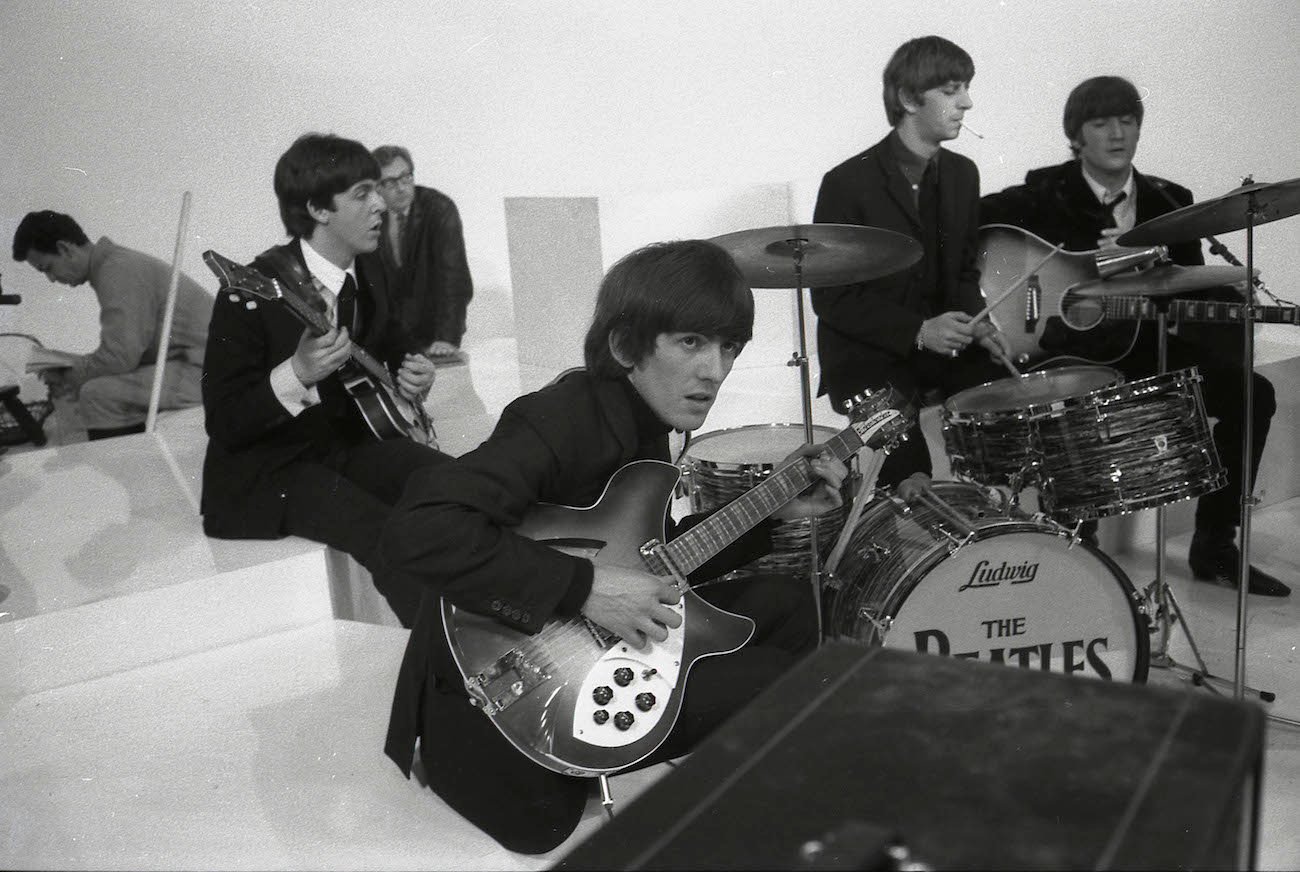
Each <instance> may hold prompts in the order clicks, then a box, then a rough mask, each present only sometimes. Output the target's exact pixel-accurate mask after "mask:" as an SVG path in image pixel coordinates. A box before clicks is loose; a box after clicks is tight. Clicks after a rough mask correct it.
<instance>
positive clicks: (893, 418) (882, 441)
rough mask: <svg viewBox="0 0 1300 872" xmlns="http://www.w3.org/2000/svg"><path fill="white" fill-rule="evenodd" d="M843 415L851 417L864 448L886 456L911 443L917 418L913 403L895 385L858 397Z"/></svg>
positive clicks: (850, 423)
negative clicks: (906, 443) (908, 442)
mask: <svg viewBox="0 0 1300 872" xmlns="http://www.w3.org/2000/svg"><path fill="white" fill-rule="evenodd" d="M842 411H843V412H844V414H846V415H848V416H849V426H850V427H851V428H852V429H853V430H854V431H855V432H856V433H857V434H858V437H859V438H860V439H861V440H862V444H863V445H865V446H867V447H868V448H874V449H876V450H878V451H884V452H885V453H886V454H888V453H889V452H890V450H891V449H893V448H894V447H895V446H896V445H898V443H899V442H902V441H904V440H906V439H907V432H908V430H910V429H911V427H912V420H913V419H914V418H915V417H916V410H915V409H913V408H912V405H911V403H909V402H908V401H907V400H906V399H905V398H904V397H903V395H902V394H900V393H899V392H898V391H897V390H895V389H894V387H893V386H892V385H885V386H884V387H883V388H879V389H878V390H874V391H872V390H867V391H863V392H862V393H860V394H854V396H853V397H852V399H849V400H845V401H844V403H843V409H842Z"/></svg>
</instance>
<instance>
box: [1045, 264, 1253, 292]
mask: <svg viewBox="0 0 1300 872" xmlns="http://www.w3.org/2000/svg"><path fill="white" fill-rule="evenodd" d="M1245 280H1246V279H1245V275H1244V274H1243V270H1240V269H1238V268H1237V267H1235V266H1179V265H1178V264H1172V263H1170V264H1161V265H1160V266H1153V267H1151V269H1147V270H1142V271H1141V272H1136V273H1125V274H1124V275H1119V276H1112V277H1111V278H1108V279H1093V280H1092V281H1088V282H1080V283H1079V284H1077V285H1074V286H1073V287H1071V288H1070V289H1069V293H1070V294H1071V295H1073V296H1077V297H1176V296H1178V295H1179V294H1184V293H1188V292H1190V291H1203V290H1205V289H1206V288H1217V287H1222V286H1223V285H1237V286H1238V287H1240V286H1241V285H1242V284H1243V283H1244V282H1245Z"/></svg>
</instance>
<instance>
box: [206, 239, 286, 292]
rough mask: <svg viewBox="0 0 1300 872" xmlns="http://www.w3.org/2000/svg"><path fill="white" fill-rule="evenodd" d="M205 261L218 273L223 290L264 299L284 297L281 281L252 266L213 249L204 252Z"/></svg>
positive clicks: (209, 267)
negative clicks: (237, 261)
mask: <svg viewBox="0 0 1300 872" xmlns="http://www.w3.org/2000/svg"><path fill="white" fill-rule="evenodd" d="M203 262H204V263H206V264H207V265H208V269H210V270H212V271H213V272H214V273H216V276H217V279H218V280H220V282H221V287H222V290H229V291H236V292H238V293H241V294H249V295H251V296H254V297H259V298H261V299H263V300H282V299H284V290H283V289H282V288H281V287H280V283H279V282H277V281H276V280H275V279H273V278H270V277H268V276H265V275H263V274H262V273H260V272H258V271H257V270H255V269H253V268H252V267H251V266H244V265H243V264H242V263H235V262H234V261H233V260H231V259H230V258H228V257H223V256H221V255H220V254H217V253H216V252H215V251H213V250H211V249H208V250H207V251H205V252H203Z"/></svg>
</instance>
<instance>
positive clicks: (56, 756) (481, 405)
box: [0, 339, 1300, 869]
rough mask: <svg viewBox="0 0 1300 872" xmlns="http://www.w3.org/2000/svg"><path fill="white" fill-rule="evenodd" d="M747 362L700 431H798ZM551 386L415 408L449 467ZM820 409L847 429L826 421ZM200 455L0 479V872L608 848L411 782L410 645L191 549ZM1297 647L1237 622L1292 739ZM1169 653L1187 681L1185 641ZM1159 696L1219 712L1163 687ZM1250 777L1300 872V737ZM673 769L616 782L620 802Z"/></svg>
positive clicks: (182, 447)
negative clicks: (455, 806)
mask: <svg viewBox="0 0 1300 872" xmlns="http://www.w3.org/2000/svg"><path fill="white" fill-rule="evenodd" d="M1289 360H1290V358H1286V359H1284V360H1283V361H1279V362H1277V364H1276V365H1282V366H1289V365H1291V364H1290V363H1288V362H1287V361H1289ZM750 363H751V365H750V366H747V367H745V368H738V369H737V370H736V371H735V373H734V374H733V377H732V379H731V380H730V381H729V382H728V385H727V388H726V390H724V391H723V394H722V397H721V398H720V400H719V404H718V406H717V407H716V408H715V410H714V412H713V414H712V415H711V416H710V420H709V422H708V425H707V426H708V429H709V430H717V429H725V428H730V427H739V426H743V425H746V424H770V423H797V422H798V421H799V420H800V417H801V408H800V405H801V404H800V399H799V379H798V371H797V370H795V369H792V368H790V367H787V366H785V365H784V360H772V361H764V362H761V364H760V361H757V360H755V361H751V362H750ZM755 364H758V365H755ZM1270 365H1274V364H1270ZM814 373H815V364H814ZM556 374H557V373H555V372H551V371H549V370H548V368H547V367H543V366H538V365H532V366H530V365H521V364H520V363H519V362H518V361H517V359H516V356H515V344H514V342H513V340H508V339H495V340H492V341H491V342H488V343H485V344H483V345H479V346H474V347H471V348H470V349H469V360H468V362H467V363H466V364H463V365H461V366H453V367H445V368H440V370H439V378H438V382H437V383H436V384H435V387H434V391H433V393H432V395H431V396H430V401H429V406H430V409H431V411H432V412H433V414H434V416H435V419H436V421H437V424H438V428H439V433H440V435H441V437H442V440H443V447H444V450H447V451H448V452H449V453H451V454H455V455H459V454H462V453H464V452H465V451H467V450H469V449H471V448H472V447H473V446H474V445H476V444H477V443H478V442H479V441H480V440H481V439H482V438H483V437H485V436H486V435H487V434H488V432H490V430H491V427H492V426H493V424H494V423H495V421H496V417H497V416H498V415H499V413H500V411H501V409H502V408H504V406H505V405H506V403H508V402H509V401H510V400H511V399H513V398H514V397H515V396H517V395H519V394H520V393H521V392H525V391H528V390H532V389H534V388H536V387H538V386H540V385H542V384H545V383H546V382H548V381H550V380H551V379H552V378H553V377H554V376H555V375H556ZM1269 374H1270V376H1273V377H1274V381H1275V383H1277V384H1278V388H1279V391H1278V393H1279V399H1280V401H1281V402H1282V403H1284V404H1289V405H1285V406H1284V409H1283V410H1281V411H1279V414H1278V418H1277V420H1276V421H1275V427H1274V435H1273V438H1272V439H1271V440H1270V457H1271V458H1272V459H1271V460H1269V461H1268V462H1271V463H1280V464H1286V463H1289V459H1290V455H1291V454H1292V453H1293V449H1294V447H1295V446H1296V444H1297V442H1298V441H1300V440H1297V439H1296V436H1295V434H1296V431H1295V429H1294V427H1295V421H1296V419H1297V416H1296V414H1295V412H1296V409H1295V405H1294V403H1291V401H1290V398H1289V394H1290V391H1289V385H1288V384H1287V383H1286V382H1283V381H1282V380H1281V379H1279V378H1278V377H1277V376H1276V375H1274V373H1272V372H1270V373H1269ZM814 378H815V375H814ZM1292 383H1294V382H1292ZM813 411H814V419H815V420H816V421H817V423H819V424H824V425H827V426H830V427H833V428H834V429H839V428H840V427H842V426H843V419H842V418H841V417H839V416H838V415H836V414H835V413H834V412H832V411H831V410H830V409H829V406H828V405H827V404H826V402H825V400H824V398H823V399H820V400H816V401H814V408H813ZM203 448H204V436H203V431H202V419H201V415H200V414H199V413H198V411H197V410H192V411H191V412H185V413H178V414H172V415H165V416H163V418H162V419H161V420H160V425H159V428H158V430H157V432H155V433H153V434H143V435H140V436H131V437H122V438H119V439H113V440H108V441H104V442H96V443H80V444H75V445H64V446H59V447H49V448H45V449H41V450H30V451H12V452H9V453H7V454H5V455H2V456H0V517H3V523H2V524H0V584H3V585H4V586H5V588H7V589H8V590H9V595H8V597H7V599H4V600H3V601H0V737H2V738H3V746H4V748H5V750H6V751H8V752H9V753H7V754H5V755H4V757H3V762H0V808H3V809H4V810H5V819H6V823H7V824H8V826H6V827H5V828H3V830H0V868H67V869H74V868H75V869H81V868H98V869H109V868H111V869H174V868H198V869H202V868H213V869H271V868H290V869H307V868H310V869H376V868H415V867H422V868H434V869H537V868H543V867H546V866H548V865H550V864H551V863H553V862H554V861H555V860H557V859H558V858H559V857H560V856H562V855H563V854H564V853H565V852H566V851H567V850H568V849H569V847H571V846H572V845H574V844H576V842H577V841H578V840H580V839H581V838H583V837H584V835H585V834H587V833H589V832H592V831H593V830H594V829H595V828H597V827H598V826H599V825H600V822H601V819H602V812H601V810H600V808H599V806H598V803H597V802H596V800H595V798H594V797H593V799H592V802H591V803H590V805H589V807H588V812H587V815H586V817H585V819H584V822H583V824H582V827H581V828H580V829H579V831H578V833H576V834H575V835H574V837H573V838H572V839H571V840H570V841H569V842H568V843H566V845H565V846H562V847H561V848H560V849H557V851H555V852H553V853H552V854H551V855H548V856H543V857H524V856H519V855H514V854H510V853H508V852H506V851H503V850H502V849H501V848H500V847H499V846H497V845H496V843H494V842H492V841H491V840H490V839H488V838H487V837H486V836H484V835H482V834H481V833H479V832H478V831H477V830H475V829H474V828H473V827H472V826H470V825H469V824H468V823H466V822H465V821H463V820H462V819H461V818H459V816H457V815H456V814H455V813H453V812H452V811H451V810H450V809H448V808H447V807H446V806H445V805H444V804H443V803H441V801H440V800H438V799H437V798H436V797H435V796H434V795H433V794H432V793H431V792H430V791H429V790H427V789H426V788H422V787H421V786H420V785H419V784H418V783H417V782H416V781H414V780H412V781H407V780H405V779H404V778H403V777H402V776H401V774H400V773H399V772H398V771H397V769H396V767H395V766H393V765H392V764H391V762H389V761H388V760H387V758H385V757H384V756H383V753H382V745H383V733H384V727H385V725H386V722H387V716H388V709H389V704H390V700H391V691H392V686H393V682H394V680H395V676H396V671H397V664H398V662H399V660H400V657H401V652H402V649H403V645H404V644H405V632H404V631H403V630H401V629H400V628H396V627H393V626H383V625H382V624H384V623H385V622H386V621H385V617H384V616H383V614H382V609H379V608H378V607H377V606H376V603H378V604H379V605H382V600H379V598H378V597H377V595H375V594H374V593H373V590H372V588H371V587H370V586H369V585H368V584H366V581H368V580H367V579H365V577H364V573H360V574H358V572H357V570H356V567H355V565H354V564H351V563H350V561H348V560H346V559H344V558H342V557H341V556H340V555H338V554H332V553H330V552H329V551H328V549H325V548H323V547H322V546H320V545H318V544H315V543H311V542H307V541H305V540H301V539H296V538H289V539H284V540H279V541H275V542H251V541H245V542H222V541H218V540H210V539H207V538H206V537H205V536H203V534H202V531H201V527H200V524H199V517H198V513H197V506H198V503H197V499H198V492H199V472H200V467H201V460H202V454H203ZM1268 475H1269V478H1268V483H1269V485H1273V484H1274V482H1275V480H1281V479H1280V477H1278V476H1276V475H1273V474H1272V473H1269V474H1268ZM1266 487H1268V490H1269V491H1270V495H1271V498H1270V499H1268V500H1267V502H1266V505H1265V506H1263V507H1262V508H1261V509H1260V510H1259V511H1257V512H1256V516H1255V522H1254V523H1255V535H1254V539H1253V545H1254V548H1253V554H1254V557H1255V559H1256V562H1257V563H1259V564H1261V565H1263V566H1265V567H1266V568H1268V569H1270V570H1273V571H1275V572H1277V573H1278V574H1279V575H1281V576H1282V577H1283V578H1284V579H1285V580H1287V581H1288V582H1294V581H1295V580H1296V579H1297V578H1298V577H1300V536H1296V530H1297V529H1300V500H1296V499H1290V500H1286V499H1284V498H1282V495H1281V494H1279V492H1278V490H1277V489H1276V488H1274V487H1270V486H1266ZM1187 536H1188V534H1187V533H1180V534H1178V535H1174V536H1172V538H1171V540H1170V543H1169V550H1168V553H1169V555H1170V561H1169V578H1168V581H1169V584H1170V586H1171V588H1172V589H1173V590H1174V592H1175V595H1176V596H1177V598H1178V602H1179V603H1180V604H1181V605H1182V607H1183V609H1184V610H1185V612H1186V615H1187V619H1188V623H1189V627H1190V629H1191V631H1192V636H1193V638H1194V639H1195V641H1196V643H1197V645H1198V646H1199V649H1200V652H1201V654H1202V656H1204V658H1205V660H1206V662H1207V665H1208V667H1209V668H1210V670H1211V671H1212V672H1213V673H1215V674H1218V675H1221V676H1225V677H1229V678H1230V677H1231V676H1232V674H1233V656H1234V646H1235V625H1236V621H1235V614H1236V596H1235V593H1234V592H1233V591H1231V590H1227V589H1223V588H1218V587H1215V586H1212V585H1208V584H1203V583H1199V582H1194V581H1192V580H1191V579H1190V578H1189V577H1188V576H1187V569H1186V563H1185V560H1184V559H1183V557H1184V555H1185V553H1186V548H1187ZM1152 553H1153V552H1152V548H1151V545H1150V541H1149V540H1146V541H1144V540H1142V539H1141V538H1140V537H1133V538H1132V539H1131V544H1130V545H1129V547H1128V548H1126V549H1124V550H1123V552H1122V553H1120V552H1117V553H1116V555H1115V556H1116V557H1117V559H1118V561H1119V563H1120V565H1121V566H1122V567H1123V569H1124V570H1125V571H1126V572H1127V573H1128V575H1129V577H1130V578H1131V579H1132V581H1133V583H1134V584H1135V585H1137V586H1138V587H1142V586H1143V585H1145V584H1146V583H1147V582H1149V581H1150V576H1151V574H1152V566H1153V560H1154V558H1153V556H1152ZM344 616H350V617H355V618H364V619H366V620H368V621H371V623H359V622H356V621H350V620H340V619H339V618H340V617H344ZM1298 627H1300V594H1297V595H1296V596H1293V597H1291V598H1290V599H1286V600H1266V599H1263V598H1260V597H1250V598H1249V610H1248V615H1247V644H1246V659H1245V662H1246V677H1247V682H1248V683H1249V684H1251V685H1254V686H1257V687H1260V688H1263V689H1267V690H1271V691H1273V692H1275V693H1276V694H1277V702H1276V703H1274V704H1273V705H1272V706H1270V711H1274V712H1276V713H1277V714H1279V715H1284V716H1286V717H1289V718H1297V717H1300V677H1298V676H1300V669H1297V666H1300V664H1298V663H1297V660H1298V659H1300V653H1298V651H1297V646H1298V645H1300V630H1298V629H1297V628H1298ZM1170 653H1171V654H1172V655H1173V656H1174V657H1175V659H1177V660H1178V661H1180V662H1184V663H1190V662H1192V661H1193V659H1194V658H1193V656H1192V653H1191V649H1190V647H1189V645H1188V643H1187V639H1186V638H1185V636H1184V634H1182V633H1181V632H1179V633H1176V634H1175V636H1174V640H1173V642H1172V643H1171V646H1170ZM1150 680H1151V681H1152V682H1153V683H1162V684H1163V683H1176V684H1182V685H1184V686H1187V687H1188V692H1193V693H1205V692H1208V691H1205V690H1197V689H1194V688H1192V687H1191V686H1190V685H1187V684H1186V682H1185V681H1184V680H1183V678H1182V676H1181V675H1180V674H1179V673H1178V672H1176V671H1174V670H1152V675H1151V679H1150ZM1123 730H1124V727H1123V725H1122V724H1117V725H1116V734H1117V737H1120V738H1122V735H1123ZM1265 759H1266V763H1265V766H1266V774H1265V781H1264V793H1263V808H1262V816H1261V822H1262V830H1261V836H1262V838H1261V853H1260V857H1259V867H1260V868H1263V869H1285V868H1295V867H1297V866H1300V834H1298V833H1297V831H1296V829H1295V827H1294V821H1295V820H1297V819H1300V732H1297V731H1296V730H1294V729H1292V728H1288V727H1282V726H1271V727H1270V731H1269V736H1268V751H1267V754H1266V757H1265ZM663 771H664V767H658V768H656V769H652V770H648V771H646V772H643V773H633V774H631V775H628V776H622V777H620V778H618V779H616V780H615V791H616V797H617V798H618V800H619V801H620V802H626V801H628V800H629V799H630V798H631V797H633V796H635V794H636V793H637V792H639V791H640V790H642V789H644V788H645V787H646V786H648V785H649V784H650V783H652V782H653V781H654V780H655V779H656V778H658V777H660V776H661V775H662V774H663Z"/></svg>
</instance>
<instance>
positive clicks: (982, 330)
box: [973, 320, 1018, 374]
mask: <svg viewBox="0 0 1300 872" xmlns="http://www.w3.org/2000/svg"><path fill="white" fill-rule="evenodd" d="M973 326H974V332H975V339H976V341H978V342H979V344H980V345H982V346H984V348H985V349H986V350H987V351H988V353H989V357H991V358H993V362H994V363H1000V364H1002V365H1003V366H1006V367H1011V354H1012V351H1011V343H1010V342H1009V341H1007V337H1006V336H1004V335H1003V334H1002V331H1001V330H999V329H998V327H997V325H996V324H994V323H993V322H992V321H991V320H984V321H976V322H975V324H974V325H973ZM1011 368H1012V370H1013V371H1014V367H1011ZM1017 374H1018V373H1017Z"/></svg>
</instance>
